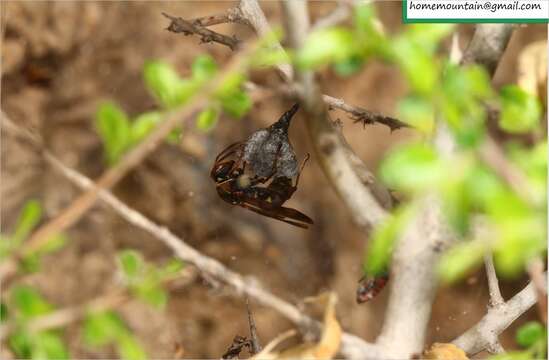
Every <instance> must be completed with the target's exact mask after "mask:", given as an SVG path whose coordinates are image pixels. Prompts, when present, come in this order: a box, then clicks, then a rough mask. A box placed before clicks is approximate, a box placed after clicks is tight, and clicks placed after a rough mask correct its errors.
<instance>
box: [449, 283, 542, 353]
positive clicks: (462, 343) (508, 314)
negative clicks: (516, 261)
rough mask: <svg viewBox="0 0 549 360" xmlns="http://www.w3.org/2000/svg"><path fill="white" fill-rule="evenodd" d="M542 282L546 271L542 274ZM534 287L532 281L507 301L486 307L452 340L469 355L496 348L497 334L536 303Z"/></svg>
mask: <svg viewBox="0 0 549 360" xmlns="http://www.w3.org/2000/svg"><path fill="white" fill-rule="evenodd" d="M542 278H543V283H546V281H547V273H545V274H543V277H542ZM536 298H537V296H536V289H535V285H534V284H533V283H530V284H528V286H526V287H525V288H524V289H522V290H521V291H520V292H519V293H518V294H516V295H515V296H513V297H512V298H511V299H510V300H509V301H507V302H505V303H503V304H502V305H501V306H498V307H490V308H488V312H487V313H486V315H485V316H484V317H483V318H482V319H481V320H480V321H479V322H478V323H477V324H476V325H474V326H473V327H471V328H470V329H469V330H467V331H466V332H465V333H464V334H462V335H461V336H459V337H458V338H456V339H455V340H453V341H452V343H453V344H455V345H456V346H458V347H459V348H461V349H463V350H464V351H465V352H466V353H468V354H469V355H474V354H477V353H479V352H481V351H482V350H484V349H487V348H490V347H491V346H492V345H495V348H494V349H493V350H494V351H496V352H497V350H498V345H497V343H498V339H497V338H498V335H499V334H501V333H502V332H503V331H504V330H505V329H507V327H509V325H511V324H512V323H513V322H514V321H515V320H516V319H517V318H518V317H519V316H520V315H522V314H523V313H524V312H526V311H527V310H528V309H530V308H531V307H532V306H533V305H534V304H535V303H536Z"/></svg>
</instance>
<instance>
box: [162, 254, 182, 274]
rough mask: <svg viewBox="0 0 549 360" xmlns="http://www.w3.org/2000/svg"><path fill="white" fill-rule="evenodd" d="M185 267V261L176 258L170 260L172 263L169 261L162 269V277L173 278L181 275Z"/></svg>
mask: <svg viewBox="0 0 549 360" xmlns="http://www.w3.org/2000/svg"><path fill="white" fill-rule="evenodd" d="M184 267H185V264H184V263H183V261H181V260H179V259H175V258H174V259H170V261H168V263H166V264H165V265H164V266H163V267H162V268H161V269H160V275H161V276H162V277H168V276H173V275H175V274H177V273H179V272H180V271H181V270H182V269H183V268H184Z"/></svg>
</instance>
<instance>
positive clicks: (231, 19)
mask: <svg viewBox="0 0 549 360" xmlns="http://www.w3.org/2000/svg"><path fill="white" fill-rule="evenodd" d="M189 22H190V23H192V24H194V25H199V26H212V25H218V24H226V23H239V24H243V25H250V24H249V23H248V20H246V19H245V18H244V17H243V16H242V13H241V12H240V8H239V7H234V8H229V9H227V10H225V12H223V13H221V14H215V15H209V16H203V17H199V18H196V19H192V20H189Z"/></svg>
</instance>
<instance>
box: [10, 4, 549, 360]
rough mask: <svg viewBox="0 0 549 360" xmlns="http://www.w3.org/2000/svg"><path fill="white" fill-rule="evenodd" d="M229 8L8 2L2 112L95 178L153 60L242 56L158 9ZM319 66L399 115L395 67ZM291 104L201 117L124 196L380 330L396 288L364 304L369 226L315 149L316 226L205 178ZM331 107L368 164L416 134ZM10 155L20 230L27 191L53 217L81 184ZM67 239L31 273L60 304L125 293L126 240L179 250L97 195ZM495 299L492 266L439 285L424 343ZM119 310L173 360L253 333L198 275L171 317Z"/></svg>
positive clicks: (144, 309)
mask: <svg viewBox="0 0 549 360" xmlns="http://www.w3.org/2000/svg"><path fill="white" fill-rule="evenodd" d="M232 4H233V3H232V2H207V1H195V2H190V1H188V2H177V3H172V2H169V3H168V2H3V3H2V4H1V12H2V28H1V30H2V84H1V85H2V86H1V94H2V97H1V106H2V110H3V111H4V112H5V113H6V114H7V116H8V117H10V118H11V120H13V121H14V122H16V123H18V124H19V125H21V126H24V127H29V128H33V129H36V130H37V131H39V132H40V133H41V134H42V135H43V137H44V138H45V139H46V143H47V147H48V148H49V149H51V150H52V151H53V152H54V153H55V154H56V155H57V156H58V157H59V158H61V159H62V160H63V161H64V162H65V164H67V165H68V166H70V167H73V168H75V169H78V170H79V171H80V172H82V173H84V174H86V175H87V176H89V177H91V178H96V177H97V176H98V175H100V174H101V173H102V171H103V170H104V168H105V163H104V161H103V154H102V145H101V142H100V139H99V137H98V136H97V134H96V132H95V130H94V126H93V120H94V113H95V110H96V108H97V106H98V104H99V103H100V102H101V101H104V100H113V101H115V102H117V103H118V104H120V105H121V106H122V107H123V108H124V109H125V110H126V111H127V112H128V113H129V114H132V115H133V114H138V113H140V112H142V111H145V110H149V109H152V108H154V107H155V103H154V101H153V99H152V98H151V97H150V96H149V95H148V93H147V91H146V90H145V87H144V86H143V81H142V77H141V70H142V66H143V63H144V61H146V60H148V59H163V60H165V61H167V62H169V63H171V64H173V65H174V66H175V67H176V68H177V69H178V71H179V72H180V73H181V74H182V75H186V74H188V73H189V72H190V64H191V63H192V61H193V58H194V57H195V56H197V55H199V54H202V53H208V54H210V55H211V56H212V57H213V58H215V59H216V60H217V61H218V63H220V64H223V63H225V62H226V61H227V59H229V58H230V57H231V56H232V54H231V51H230V50H229V49H228V48H226V47H223V46H220V45H216V44H200V43H199V39H198V38H196V37H185V36H182V35H176V34H172V33H168V32H167V31H165V30H164V29H165V28H166V26H167V24H168V22H167V20H166V19H165V18H164V17H163V16H162V15H161V12H163V11H164V12H167V13H169V14H172V15H176V16H182V17H184V18H187V19H188V18H193V17H198V16H205V15H209V14H215V13H218V12H221V11H223V10H224V9H226V8H227V7H230V6H231V5H232ZM261 6H262V7H263V9H264V11H265V13H266V15H267V17H268V18H269V20H270V21H271V22H272V23H273V24H277V23H280V21H281V18H280V9H279V5H278V3H277V2H274V1H268V2H267V1H264V2H262V3H261ZM334 6H335V4H334V3H330V2H313V3H311V5H310V10H311V13H312V16H313V18H314V19H315V18H319V17H321V16H322V15H323V14H326V13H327V12H329V11H330V10H331V9H332V8H333V7H334ZM377 8H378V10H379V13H380V16H381V20H382V21H383V23H384V25H385V26H386V28H387V29H388V30H389V31H390V32H396V31H398V30H399V29H400V28H401V27H402V26H403V25H402V24H401V7H400V3H399V2H382V3H378V4H377ZM214 29H215V30H217V31H220V32H223V33H226V34H229V35H232V34H235V35H236V36H237V37H239V38H241V39H244V40H245V39H248V38H250V37H252V36H253V34H252V33H251V32H250V31H249V30H248V29H246V28H244V27H243V26H240V25H219V26H216V27H215V28H214ZM472 30H473V28H472V26H462V27H460V32H461V33H462V34H463V36H462V37H461V41H462V43H463V44H466V43H467V41H468V39H469V38H470V36H471V34H472ZM546 34H547V33H546V27H545V26H543V25H529V26H524V27H520V28H519V29H518V30H517V31H516V32H515V34H514V35H513V38H512V40H511V44H510V45H509V48H508V50H507V52H506V54H505V58H504V59H503V60H502V63H501V65H500V67H499V69H498V71H497V74H496V77H495V79H494V83H495V85H496V86H501V85H502V84H506V83H512V82H515V80H516V76H517V74H516V59H517V55H518V53H519V52H520V49H521V48H523V47H524V46H525V45H527V44H529V43H531V42H533V41H536V40H539V39H543V38H545V37H546ZM320 76H321V82H322V86H323V90H324V91H325V93H328V94H330V95H333V96H336V97H342V98H344V99H345V100H346V101H347V102H349V103H351V104H355V105H359V106H363V107H365V108H367V109H370V110H374V111H379V112H382V113H385V114H388V115H394V106H395V104H396V102H397V101H398V99H399V98H400V97H401V96H403V95H404V94H405V93H406V88H405V82H404V81H403V80H402V79H401V76H400V75H399V73H398V72H397V71H396V70H395V69H394V68H392V67H389V66H387V65H384V64H381V63H369V64H368V65H367V66H365V67H364V69H363V70H362V71H361V72H359V73H358V74H355V75H353V76H351V77H348V78H341V77H337V76H336V75H335V74H334V73H333V72H332V71H331V70H329V69H326V70H324V71H322V72H321V75H320ZM252 78H253V79H254V80H255V81H257V82H259V83H261V84H265V85H272V84H274V83H278V82H279V80H278V79H277V76H276V74H274V72H262V73H257V74H254V75H252ZM289 105H290V102H289V101H284V100H283V99H281V98H279V97H276V98H269V99H265V100H264V101H262V102H260V103H256V104H255V105H254V108H253V110H252V111H251V112H250V113H249V114H248V115H247V116H246V117H245V118H244V119H242V120H240V121H235V120H232V119H230V118H225V117H223V118H222V119H220V122H219V125H218V127H217V128H216V129H215V130H214V131H213V132H212V133H211V134H209V135H203V134H200V133H197V132H195V131H194V130H193V128H192V126H190V127H188V128H187V129H186V130H185V136H184V137H183V139H182V143H181V144H180V146H173V145H167V144H166V145H162V146H161V147H160V148H159V149H157V150H156V151H155V152H154V153H153V154H151V155H150V156H149V157H148V158H147V160H146V161H144V162H143V163H142V164H141V165H140V166H139V167H138V168H137V169H135V170H134V171H132V172H131V173H130V174H129V175H128V176H127V177H126V178H125V179H124V180H123V181H122V182H121V183H120V184H119V185H118V186H117V187H116V188H115V190H114V192H115V194H116V195H117V196H119V197H120V198H121V199H122V200H123V201H124V202H126V203H127V204H129V205H130V206H132V207H134V208H136V209H138V210H139V211H141V212H143V213H144V214H145V215H146V216H148V217H150V218H152V219H153V220H155V221H156V222H158V223H161V224H163V225H165V226H167V227H168V228H170V229H171V230H172V231H173V232H175V233H176V234H177V235H179V236H181V237H182V238H183V239H185V241H187V242H188V243H189V244H191V245H192V246H194V247H196V248H197V249H199V250H200V251H201V252H203V253H204V254H207V255H209V256H212V257H214V258H216V259H219V260H220V261H222V262H223V263H225V264H226V265H227V266H228V267H230V268H231V269H234V270H235V271H238V272H240V273H241V274H246V275H253V276H254V277H256V278H257V279H259V280H260V281H261V282H262V283H263V284H264V285H265V286H266V287H267V288H269V289H271V290H272V291H273V292H274V293H276V294H277V295H280V296H282V297H283V298H286V299H288V300H290V301H293V302H298V301H299V300H300V299H302V298H303V297H305V296H310V295H314V294H317V293H319V292H321V291H322V290H325V289H333V290H335V291H336V292H337V293H338V294H339V299H340V301H339V304H338V317H339V319H340V321H341V324H342V325H343V327H344V328H345V329H346V330H348V331H349V332H352V333H355V334H357V335H359V336H361V337H363V338H365V339H367V340H370V341H371V340H374V339H375V336H376V334H377V333H378V331H379V329H380V327H381V324H382V319H383V313H384V309H385V306H386V302H387V295H388V291H384V292H383V293H382V294H381V295H380V296H379V298H376V299H375V300H374V301H372V302H371V303H368V304H365V305H357V304H356V303H355V300H354V293H355V287H356V282H357V280H358V279H359V277H360V271H361V270H360V269H361V261H362V257H363V255H362V254H363V252H364V248H365V243H364V236H363V235H362V234H361V232H360V231H359V230H358V229H356V228H355V226H353V224H352V222H351V221H350V219H349V215H348V214H347V213H346V210H345V208H344V207H343V206H342V205H341V203H340V201H339V200H338V198H337V196H336V195H335V193H334V191H333V190H332V189H331V188H330V186H329V185H328V183H327V182H326V180H325V179H324V177H323V175H322V173H321V171H320V169H319V168H318V166H317V162H316V159H315V157H314V155H312V159H311V161H310V162H309V165H308V166H307V167H306V169H305V172H304V174H303V177H302V182H301V184H300V188H299V190H298V191H297V193H296V194H295V196H294V198H293V199H292V200H291V201H290V206H295V207H296V208H298V209H301V210H303V211H304V212H305V213H307V214H308V215H310V216H311V217H312V218H314V219H315V222H316V224H315V226H313V227H312V229H311V230H309V231H303V230H300V229H297V228H293V227H290V226H288V225H286V224H283V223H278V222H275V221H272V220H268V219H265V218H262V217H259V216H257V215H255V214H253V213H250V212H247V211H245V210H243V209H240V208H232V207H230V206H229V205H227V204H225V203H223V202H222V201H221V200H219V199H218V198H217V196H216V194H215V190H214V186H213V184H212V183H210V180H209V178H208V176H207V172H208V170H209V167H210V166H211V163H212V159H213V157H215V154H217V152H219V151H220V150H221V149H222V148H224V147H225V146H226V145H227V144H229V143H231V142H233V141H236V140H239V139H242V138H244V137H245V136H246V135H247V134H249V133H250V132H252V131H253V130H254V129H257V128H259V127H263V126H265V125H268V124H270V123H271V122H273V121H274V120H276V119H277V118H278V116H279V115H280V114H281V113H282V112H283V111H284V110H285V109H286V108H288V107H289ZM301 116H302V115H299V114H298V116H297V118H296V119H297V121H295V122H294V125H293V127H292V129H291V138H292V142H293V144H294V146H295V148H296V151H297V153H298V154H299V156H300V157H302V156H304V154H305V153H306V152H312V150H311V146H310V143H309V140H308V138H307V136H306V132H305V129H304V127H303V124H302V123H301V121H300V120H302V118H301ZM333 117H334V119H335V118H338V117H339V118H340V119H341V120H342V122H343V124H344V133H345V135H346V137H347V139H348V141H349V142H350V144H351V145H352V146H353V147H354V149H355V150H356V152H357V153H358V154H359V155H360V156H361V157H362V159H363V160H364V161H365V162H366V164H367V165H369V166H370V167H371V168H372V169H376V167H377V165H378V162H379V160H380V159H381V158H382V157H383V155H384V154H385V152H386V151H387V150H388V149H389V148H391V147H392V146H393V145H394V144H395V143H396V142H399V141H403V140H404V139H406V138H408V137H409V136H411V135H412V133H411V132H409V131H406V130H401V131H396V132H394V133H392V134H391V133H390V132H389V130H388V129H386V128H384V127H381V126H369V127H367V128H366V129H365V130H363V129H362V127H361V126H360V125H355V124H353V123H352V121H351V120H350V119H348V118H347V117H346V115H345V114H343V113H338V112H333ZM188 123H189V124H192V122H188ZM1 150H2V153H1V154H2V166H1V195H2V202H1V212H2V221H1V225H2V229H3V232H6V233H9V232H10V230H11V229H12V227H13V224H14V221H15V219H16V216H17V214H18V212H19V210H20V209H21V207H22V204H23V203H24V202H25V201H26V200H28V199H30V198H36V199H39V200H40V201H41V202H42V204H43V205H44V207H45V218H47V219H51V218H52V217H54V216H55V215H56V214H57V213H58V212H59V211H60V210H61V209H63V208H65V207H66V206H67V205H68V204H69V203H70V202H71V200H72V199H74V198H75V196H76V195H77V194H78V190H76V189H75V188H74V187H73V186H71V185H70V184H69V183H68V182H67V181H66V180H64V179H63V178H62V177H60V176H59V175H58V174H56V173H55V172H54V171H52V169H51V168H49V167H48V166H47V165H46V164H45V163H43V162H42V161H41V159H40V157H39V156H38V155H37V154H35V153H33V152H32V151H31V150H30V149H29V148H28V147H26V146H23V145H21V144H20V143H18V142H17V141H15V140H14V139H13V138H11V137H9V136H7V135H5V134H4V135H3V136H2V141H1ZM68 235H69V237H70V239H71V242H70V244H69V245H68V246H66V248H64V249H63V250H62V251H60V252H59V253H57V254H56V255H53V256H50V257H48V258H47V259H46V260H45V262H44V264H43V270H42V271H41V272H40V273H37V274H33V275H30V276H27V277H25V278H24V279H22V280H21V282H23V283H27V284H32V285H35V286H36V287H38V288H39V289H40V290H41V291H42V292H43V294H44V295H45V296H46V297H47V298H48V299H49V300H50V301H51V302H53V303H54V304H56V305H57V306H59V307H64V306H69V305H75V304H80V303H84V302H86V301H87V300H89V299H92V298H93V297H95V296H98V295H100V294H102V293H105V292H106V291H108V289H111V288H113V287H116V286H117V283H118V282H119V280H118V279H119V278H118V275H117V273H116V264H115V254H116V251H118V250H121V249H125V248H135V249H138V250H139V251H141V252H142V253H143V254H144V256H145V257H146V259H147V260H149V261H152V262H161V261H164V260H166V259H168V258H169V257H170V251H169V250H168V249H166V247H165V246H163V245H162V244H161V243H160V242H158V241H156V240H155V239H153V238H151V237H150V236H148V235H147V234H145V233H144V232H142V231H141V230H139V229H136V228H135V227H133V226H131V225H129V224H127V223H126V222H125V221H124V220H123V219H121V218H120V217H119V216H117V215H116V214H115V213H113V212H112V211H111V210H109V209H107V208H105V207H103V206H100V205H97V206H95V207H94V208H93V209H92V210H91V211H89V212H88V213H87V214H86V215H85V216H84V217H83V218H82V219H81V220H80V221H79V222H78V223H77V224H76V225H75V226H73V227H72V228H70V230H69V231H68ZM525 282H526V279H525V278H523V279H518V280H514V281H504V282H503V284H502V286H503V293H504V296H505V297H506V298H508V297H510V296H512V295H513V294H514V293H516V292H517V291H518V290H519V289H520V288H521V287H522V286H523V285H524V284H525ZM487 299H488V293H487V286H486V280H485V276H484V273H483V271H482V270H479V271H477V272H476V273H474V274H472V275H471V277H470V278H469V279H468V280H467V281H465V282H463V283H462V284H458V285H455V286H452V287H447V288H443V289H441V290H440V291H439V295H438V298H437V301H436V303H435V306H434V309H433V316H432V320H431V325H430V331H429V336H428V341H429V342H433V341H438V342H445V341H449V340H451V339H452V338H454V337H455V336H457V335H459V334H460V333H462V332H463V331H464V330H465V329H467V328H468V327H469V326H471V325H472V324H474V323H475V322H476V321H477V320H478V319H479V318H480V317H481V316H482V315H483V313H484V312H485V309H486V304H487ZM252 308H253V312H254V316H255V318H256V323H257V327H258V331H259V335H260V337H261V339H262V341H263V342H264V343H266V342H267V341H268V340H270V339H272V338H273V337H274V336H275V335H276V334H278V333H280V332H281V331H283V330H285V329H287V328H289V327H291V326H292V325H291V324H290V323H289V322H288V321H286V320H285V319H284V318H282V317H281V316H280V315H279V314H277V313H276V312H274V311H273V310H271V309H268V308H263V307H261V306H259V305H257V304H254V303H253V302H252ZM410 310H411V311H413V309H410ZM121 313H122V315H123V317H124V319H125V320H126V322H127V324H128V325H129V326H130V328H131V329H133V330H134V332H135V333H136V335H137V337H138V339H139V340H140V341H141V342H142V344H143V345H144V347H145V349H146V350H147V352H148V354H149V355H150V356H151V358H173V356H174V345H175V344H176V343H179V344H181V345H182V346H183V347H184V349H185V357H187V358H219V357H220V356H221V354H222V353H223V352H224V351H225V349H226V348H227V347H228V345H229V344H230V343H231V340H232V338H233V337H234V336H235V335H236V334H241V335H247V326H248V325H247V317H246V310H245V304H244V301H243V300H242V299H240V298H237V297H234V296H232V295H231V292H230V290H228V289H226V288H220V287H215V286H212V285H211V284H210V283H209V281H207V279H202V278H201V277H197V278H196V280H194V281H193V282H192V283H191V284H190V285H187V286H185V287H184V288H182V289H180V290H178V291H175V292H172V294H171V297H170V301H169V304H168V306H167V308H166V310H165V311H164V312H160V311H155V310H152V309H151V308H149V307H148V306H147V305H143V304H142V303H140V302H138V301H132V302H130V303H129V304H127V305H124V306H123V307H122V308H121ZM533 318H535V313H534V312H533V311H531V312H529V313H528V314H526V315H524V316H522V317H521V318H520V319H519V320H518V321H516V322H515V324H514V325H513V326H512V327H511V328H510V329H508V330H507V331H506V332H505V333H504V334H503V336H502V341H503V345H504V346H505V347H506V348H509V349H511V348H514V347H516V344H515V343H514V337H513V334H514V329H515V328H516V326H518V325H519V324H520V323H523V322H524V321H526V320H528V319H533ZM65 336H66V339H67V341H68V344H69V347H70V351H71V355H72V356H73V357H74V358H114V357H116V353H115V352H114V350H113V349H102V350H90V349H88V348H86V347H84V346H83V344H82V342H81V339H80V336H81V335H80V331H79V326H78V324H74V325H71V326H69V327H68V328H67V329H66V331H65ZM395 346H398V344H395ZM3 355H7V354H5V353H4V354H3Z"/></svg>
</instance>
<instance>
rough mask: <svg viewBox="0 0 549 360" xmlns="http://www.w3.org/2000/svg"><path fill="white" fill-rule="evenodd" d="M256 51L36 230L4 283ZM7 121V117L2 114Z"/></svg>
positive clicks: (242, 56) (2, 272)
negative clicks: (23, 258)
mask: <svg viewBox="0 0 549 360" xmlns="http://www.w3.org/2000/svg"><path fill="white" fill-rule="evenodd" d="M256 47H257V42H255V43H253V44H250V46H248V47H246V49H244V51H242V52H240V53H239V54H238V55H236V56H235V57H234V58H233V59H232V60H231V62H230V63H229V64H228V65H227V66H226V68H225V70H224V71H222V72H221V73H220V74H218V75H216V76H215V77H214V78H213V79H211V80H210V81H209V82H208V83H207V84H205V85H204V86H203V87H202V88H201V90H199V91H198V93H197V94H195V95H194V96H193V97H192V98H191V100H190V101H189V103H188V104H186V105H185V106H184V107H182V108H180V109H177V110H174V111H171V112H170V113H168V115H167V116H166V118H165V120H164V121H162V122H161V123H160V124H159V125H158V126H157V127H156V128H155V130H154V131H153V132H152V133H151V134H150V135H149V136H148V137H147V138H145V139H144V140H143V141H142V142H140V143H139V144H138V145H137V146H136V147H134V148H133V149H131V150H130V151H129V152H128V153H127V154H126V155H125V156H124V157H123V158H122V159H121V160H120V162H119V163H118V164H116V165H115V166H113V167H111V168H109V169H108V170H107V171H105V173H104V174H103V175H102V176H101V177H100V178H99V179H98V180H97V182H96V186H95V187H92V188H90V189H89V190H88V191H86V192H85V193H83V194H82V195H80V196H79V197H78V198H76V199H75V200H74V201H73V202H72V203H71V205H69V206H68V207H67V208H65V209H64V210H63V211H62V212H61V213H60V214H58V215H57V216H56V217H55V218H54V219H52V220H50V221H49V222H47V223H46V224H44V225H42V226H41V227H39V228H38V230H36V231H35V232H34V233H33V234H32V235H31V237H30V238H29V239H28V240H27V241H25V243H24V245H23V247H22V248H21V249H20V251H19V252H18V253H16V254H14V256H13V257H12V258H10V259H7V260H5V261H4V262H3V263H2V264H1V265H0V279H5V278H7V277H9V276H11V275H13V274H14V273H15V272H16V271H17V263H16V261H15V260H14V259H18V258H20V256H21V255H25V254H28V253H29V252H31V251H33V250H35V249H37V248H39V247H40V246H42V245H43V243H44V242H46V241H48V239H49V238H50V236H51V235H53V234H56V233H59V232H61V231H63V230H64V229H66V228H68V227H69V226H71V225H72V224H74V223H75V222H76V221H78V220H79V219H80V217H82V215H84V214H85V213H86V211H87V210H88V209H90V208H91V207H92V206H93V204H94V203H95V200H96V199H97V197H98V195H99V192H100V191H101V189H109V188H111V187H113V186H114V185H115V184H116V183H117V182H118V181H120V180H121V179H122V178H123V177H124V176H125V175H126V174H127V173H128V172H129V171H130V170H132V169H133V168H134V167H136V166H137V165H138V164H140V163H141V161H142V160H143V159H144V158H145V157H146V156H147V155H149V154H150V153H151V152H152V151H153V150H154V149H156V147H158V145H159V144H161V143H163V142H164V139H165V138H166V136H167V135H168V134H169V133H170V131H171V130H172V129H173V128H175V127H176V126H177V125H179V124H180V122H181V119H186V118H188V117H190V116H191V115H192V114H193V113H195V112H196V111H197V110H199V109H200V108H202V107H203V106H204V105H205V104H206V103H207V101H208V97H209V95H210V94H211V93H212V91H214V90H215V86H216V85H217V84H219V83H220V82H221V81H223V79H224V77H225V76H226V75H227V74H229V73H232V72H233V71H235V70H238V69H240V68H241V67H243V66H244V64H245V60H246V59H247V58H248V57H249V54H250V53H251V52H252V51H254V50H255V49H256ZM2 117H4V114H2Z"/></svg>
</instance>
